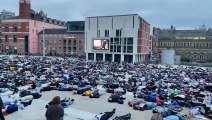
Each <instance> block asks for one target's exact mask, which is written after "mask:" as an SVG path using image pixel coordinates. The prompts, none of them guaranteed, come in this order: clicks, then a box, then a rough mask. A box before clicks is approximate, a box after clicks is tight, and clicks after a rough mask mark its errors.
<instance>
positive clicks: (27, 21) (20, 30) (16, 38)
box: [1, 0, 66, 54]
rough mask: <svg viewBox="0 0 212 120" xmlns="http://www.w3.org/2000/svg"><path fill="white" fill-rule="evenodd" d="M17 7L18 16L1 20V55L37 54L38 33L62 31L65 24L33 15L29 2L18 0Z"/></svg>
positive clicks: (27, 0)
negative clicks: (47, 30) (46, 30)
mask: <svg viewBox="0 0 212 120" xmlns="http://www.w3.org/2000/svg"><path fill="white" fill-rule="evenodd" d="M19 5H20V9H19V13H20V15H19V16H17V17H15V18H12V19H5V20H2V24H1V30H2V36H3V39H2V53H4V54H38V53H39V47H38V44H39V41H38V33H39V32H40V31H42V30H43V29H51V28H56V29H59V28H61V29H62V28H63V29H64V28H65V26H66V23H65V22H62V21H58V20H55V19H51V18H47V17H46V16H45V15H43V14H39V13H34V12H33V10H31V3H30V0H20V1H19Z"/></svg>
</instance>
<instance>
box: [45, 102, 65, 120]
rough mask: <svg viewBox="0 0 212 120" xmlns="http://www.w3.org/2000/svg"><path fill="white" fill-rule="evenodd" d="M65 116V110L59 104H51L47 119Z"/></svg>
mask: <svg viewBox="0 0 212 120" xmlns="http://www.w3.org/2000/svg"><path fill="white" fill-rule="evenodd" d="M63 116H64V110H63V109H62V108H61V107H60V106H59V105H51V106H50V107H49V108H48V109H47V111H46V119H47V120H60V119H61V118H62V117H63Z"/></svg>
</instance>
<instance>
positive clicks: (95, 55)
mask: <svg viewBox="0 0 212 120" xmlns="http://www.w3.org/2000/svg"><path fill="white" fill-rule="evenodd" d="M94 61H96V53H94Z"/></svg>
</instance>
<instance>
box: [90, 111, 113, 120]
mask: <svg viewBox="0 0 212 120" xmlns="http://www.w3.org/2000/svg"><path fill="white" fill-rule="evenodd" d="M115 112H116V109H115V108H114V109H113V110H112V111H111V112H104V113H100V114H99V115H96V116H95V117H94V118H93V120H109V118H110V117H112V116H113V115H114V114H115Z"/></svg>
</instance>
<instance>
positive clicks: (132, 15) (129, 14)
mask: <svg viewBox="0 0 212 120" xmlns="http://www.w3.org/2000/svg"><path fill="white" fill-rule="evenodd" d="M133 15H138V14H125V15H109V16H93V17H87V18H97V17H117V16H133Z"/></svg>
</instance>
